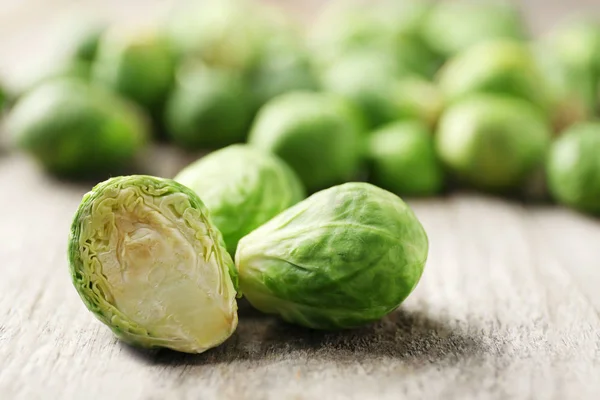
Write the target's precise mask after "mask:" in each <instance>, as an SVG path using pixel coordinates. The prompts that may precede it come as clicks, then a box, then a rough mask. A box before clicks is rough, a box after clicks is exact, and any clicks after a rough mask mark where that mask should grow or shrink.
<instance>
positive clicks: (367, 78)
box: [322, 50, 442, 128]
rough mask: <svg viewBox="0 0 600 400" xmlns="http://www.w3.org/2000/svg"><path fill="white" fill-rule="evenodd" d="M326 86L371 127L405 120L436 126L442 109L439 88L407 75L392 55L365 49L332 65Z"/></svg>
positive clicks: (325, 75) (324, 80)
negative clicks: (357, 111) (354, 106)
mask: <svg viewBox="0 0 600 400" xmlns="http://www.w3.org/2000/svg"><path fill="white" fill-rule="evenodd" d="M322 80H323V86H324V87H325V88H326V89H327V90H328V91H330V92H333V93H336V94H339V95H341V96H343V97H345V98H347V99H348V100H350V101H352V102H353V103H354V104H355V105H356V106H357V107H358V108H359V109H360V110H361V111H362V112H363V114H364V117H365V120H366V121H367V123H368V125H369V126H370V127H372V128H373V127H378V126H381V125H383V124H386V123H389V122H392V121H395V120H398V119H406V118H411V119H412V118H419V119H421V120H423V121H424V122H426V123H428V124H431V125H433V124H434V123H435V121H437V118H438V115H439V112H440V110H441V108H442V96H441V94H440V93H439V91H438V89H437V88H436V87H435V86H434V85H433V84H432V83H430V82H429V81H426V80H425V79H423V78H420V77H417V76H412V75H406V74H405V73H402V72H401V70H400V69H399V68H398V67H397V65H396V64H395V62H394V60H392V59H391V57H390V55H389V54H382V53H380V52H376V51H373V50H363V51H360V52H358V51H357V52H354V53H352V54H348V55H347V56H346V57H344V58H341V59H339V60H338V61H337V62H336V63H333V64H332V65H331V66H330V67H329V69H328V70H327V71H326V73H325V74H324V75H323V79H322Z"/></svg>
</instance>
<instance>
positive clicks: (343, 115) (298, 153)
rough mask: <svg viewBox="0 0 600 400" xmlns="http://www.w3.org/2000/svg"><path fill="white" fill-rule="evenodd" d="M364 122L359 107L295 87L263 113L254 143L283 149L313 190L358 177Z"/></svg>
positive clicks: (280, 151) (284, 156) (283, 154)
mask: <svg viewBox="0 0 600 400" xmlns="http://www.w3.org/2000/svg"><path fill="white" fill-rule="evenodd" d="M362 133H363V126H362V121H361V120H360V118H359V117H358V113H357V112H356V110H355V109H354V108H353V107H352V106H351V105H350V104H348V103H346V102H345V101H344V100H343V99H340V98H338V97H335V96H334V95H331V94H327V93H312V92H290V93H287V94H284V95H281V96H278V97H276V98H274V99H273V100H271V101H270V102H268V103H267V104H266V105H265V106H264V107H263V108H262V109H261V110H260V112H259V113H258V115H257V117H256V120H255V122H254V125H253V127H252V129H251V132H250V137H249V139H248V140H249V143H250V144H252V145H253V146H256V147H257V148H259V149H262V150H266V151H270V152H272V153H275V154H277V155H278V156H279V157H281V158H282V159H283V160H284V161H286V162H287V163H288V165H290V166H291V167H292V169H293V170H294V171H296V173H297V174H298V176H299V177H300V179H301V180H302V182H303V183H304V185H305V187H306V188H307V190H309V191H314V190H318V189H321V188H324V187H327V186H331V185H333V184H336V183H339V182H343V181H347V180H350V179H352V178H353V177H354V176H355V174H357V173H358V170H359V168H360V165H361V160H362V149H361V147H362V145H363V137H362Z"/></svg>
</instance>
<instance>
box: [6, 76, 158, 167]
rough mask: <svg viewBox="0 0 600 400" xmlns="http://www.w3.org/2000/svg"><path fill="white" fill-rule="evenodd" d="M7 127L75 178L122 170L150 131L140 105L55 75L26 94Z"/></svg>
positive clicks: (25, 146) (46, 163)
mask: <svg viewBox="0 0 600 400" xmlns="http://www.w3.org/2000/svg"><path fill="white" fill-rule="evenodd" d="M7 130H8V131H9V132H10V133H12V139H13V141H14V143H15V144H16V145H17V146H18V147H19V148H21V149H22V150H24V151H26V152H27V153H29V154H31V155H32V156H33V157H34V158H36V159H37V161H38V162H39V163H40V164H41V165H42V166H43V167H44V168H45V169H47V170H48V171H49V172H51V173H54V174H57V175H60V176H66V177H75V178H82V177H92V176H106V175H108V174H113V173H117V172H121V170H122V168H125V167H127V166H128V165H129V164H130V163H131V162H132V161H133V159H134V157H135V156H136V155H137V154H139V153H140V151H141V150H142V149H143V148H144V145H145V144H146V142H147V140H148V137H149V128H148V123H147V120H146V118H145V116H144V115H143V114H142V113H141V112H140V111H139V109H138V108H137V107H136V106H134V105H133V104H131V103H129V102H128V101H126V100H124V99H122V98H120V97H118V96H116V95H114V94H113V93H110V92H107V91H105V90H103V89H101V88H98V87H95V86H93V85H90V84H88V83H85V82H82V81H78V80H76V79H58V80H54V81H50V82H48V83H45V84H43V85H41V86H39V87H38V88H36V89H34V90H33V91H31V92H29V93H27V94H26V95H25V96H24V97H21V98H20V99H19V101H18V102H17V103H16V104H15V106H14V108H13V109H12V111H11V113H10V114H9V116H8V121H7Z"/></svg>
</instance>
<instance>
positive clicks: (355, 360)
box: [0, 155, 600, 399]
mask: <svg viewBox="0 0 600 400" xmlns="http://www.w3.org/2000/svg"><path fill="white" fill-rule="evenodd" d="M173 158H175V160H173V163H172V165H170V166H169V168H170V169H171V171H174V170H176V168H177V165H176V164H177V160H179V159H180V158H179V156H175V155H173ZM165 175H168V173H165ZM0 182H2V186H1V187H2V190H3V195H2V196H0V210H3V215H2V225H1V227H0V243H2V246H1V247H0V260H2V267H1V269H2V279H1V280H0V344H1V345H0V359H1V360H3V361H2V368H1V369H0V389H1V390H2V391H1V392H0V393H3V394H4V395H5V396H7V397H6V398H26V399H29V398H32V399H34V398H61V399H77V398H106V397H115V398H144V399H146V398H149V399H154V398H156V399H159V398H171V397H176V398H215V399H217V398H252V399H279V398H298V399H308V398H340V399H345V398H384V399H385V398H390V399H392V398H402V397H407V398H408V397H410V398H423V399H430V398H449V399H452V398H456V399H459V398H460V399H469V398H473V399H475V398H480V399H502V398H515V399H528V398H535V399H565V398H578V399H594V398H597V394H598V393H600V381H599V380H598V379H597V378H598V376H599V374H600V350H599V348H600V336H599V334H600V318H599V316H598V310H599V309H598V307H597V306H598V304H597V298H593V297H592V295H590V293H592V292H589V291H588V290H587V289H589V288H587V289H586V288H585V287H584V286H583V283H582V282H585V281H586V279H587V280H589V281H590V282H592V283H593V282H598V280H597V274H596V272H593V273H591V274H592V275H589V276H586V275H582V274H583V273H582V272H577V271H578V269H577V268H578V267H577V266H578V265H579V266H585V268H583V269H581V271H586V270H587V271H599V270H600V257H598V251H599V250H598V246H597V243H598V241H597V239H598V236H599V235H600V225H599V223H598V221H595V220H592V219H590V218H587V217H583V216H578V215H573V214H572V213H571V212H568V211H564V210H562V209H558V208H554V207H553V208H548V209H538V208H528V207H524V206H522V205H519V204H514V203H510V202H506V201H504V200H499V199H493V198H487V197H482V196H478V195H468V194H457V195H453V196H451V197H450V198H445V199H432V200H419V201H412V202H411V204H412V205H413V207H414V209H415V211H416V212H417V215H418V216H419V218H420V219H421V220H422V221H423V224H424V225H425V227H426V229H427V231H428V233H429V236H430V240H431V252H430V258H429V261H428V265H427V269H426V272H425V274H424V276H423V279H422V281H421V283H420V285H419V286H418V288H417V290H416V291H415V293H414V294H413V295H412V296H411V297H410V298H409V300H408V301H407V302H406V303H405V304H404V305H403V306H402V307H401V308H400V309H399V310H398V311H397V312H395V313H394V314H392V315H391V316H390V317H388V318H386V319H384V320H383V321H381V322H380V323H377V324H374V325H373V326H370V327H366V328H364V329H360V330H356V331H349V332H342V333H319V332H312V331H308V330H303V329H299V328H295V327H292V326H289V325H286V324H284V323H281V322H279V321H277V320H276V319H274V318H271V317H267V316H263V315H260V314H259V313H257V312H254V311H252V310H251V308H249V307H248V306H247V305H245V304H242V307H241V310H240V325H239V328H238V330H237V332H236V334H235V335H234V336H233V337H232V338H231V339H230V340H228V341H227V342H226V343H225V344H224V345H223V346H221V347H219V348H216V349H214V350H211V351H209V352H207V353H205V354H203V355H197V356H192V355H182V354H177V353H174V352H168V351H159V352H157V351H139V350H135V349H132V348H129V347H128V346H125V345H123V344H120V343H118V342H117V341H116V340H115V339H114V338H113V337H112V334H111V333H110V332H109V331H108V329H106V328H105V327H104V326H102V325H101V324H100V323H99V322H97V321H96V320H95V319H94V317H93V316H92V315H91V314H90V313H89V312H87V310H86V309H85V307H84V306H83V305H82V303H81V302H80V301H79V299H78V297H77V294H76V293H75V290H74V289H73V288H72V287H71V283H70V280H69V277H68V274H67V262H66V255H65V248H66V235H67V233H68V228H69V224H70V219H71V216H72V214H73V212H74V210H75V209H76V207H77V205H78V202H79V200H80V198H81V196H82V194H83V193H85V191H87V190H88V189H89V185H88V186H86V185H73V184H66V183H60V182H56V181H53V180H51V179H48V178H47V177H45V176H43V175H41V174H40V173H39V171H38V170H37V169H36V168H35V167H34V166H33V165H32V164H31V162H30V161H28V160H26V159H24V158H22V157H18V156H10V157H5V158H3V159H0ZM565 233H566V236H565ZM565 237H570V238H571V239H568V240H565ZM574 253H576V254H578V255H577V256H575V257H573V254H574ZM590 287H591V286H590ZM84 395H85V397H83V396H84Z"/></svg>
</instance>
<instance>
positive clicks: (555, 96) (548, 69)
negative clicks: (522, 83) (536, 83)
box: [533, 42, 594, 132]
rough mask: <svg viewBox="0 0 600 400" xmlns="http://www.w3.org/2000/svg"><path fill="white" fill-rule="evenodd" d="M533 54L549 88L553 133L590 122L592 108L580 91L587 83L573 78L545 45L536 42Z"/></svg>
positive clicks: (552, 51)
mask: <svg viewBox="0 0 600 400" xmlns="http://www.w3.org/2000/svg"><path fill="white" fill-rule="evenodd" d="M533 52H534V55H535V58H536V61H537V64H538V65H539V68H540V71H541V73H542V75H543V77H544V80H545V82H546V85H547V87H548V94H549V104H550V116H551V117H552V124H553V126H554V131H555V132H562V131H563V130H564V129H565V128H567V127H569V126H571V125H573V124H575V123H577V122H580V121H584V120H587V119H590V118H591V117H592V116H593V114H594V105H593V104H591V103H590V102H589V98H586V95H585V94H584V93H583V91H581V90H580V88H582V87H585V86H586V85H585V84H583V82H586V80H583V81H581V80H579V79H578V78H577V77H576V76H575V75H573V74H572V73H571V72H570V70H569V68H567V66H566V65H565V64H564V63H563V62H562V61H561V60H560V58H558V57H557V56H556V54H554V53H555V52H554V50H553V49H552V48H551V47H549V46H548V45H547V44H546V43H542V42H538V43H535V44H534V45H533ZM578 80H579V83H578V82H577V81H578ZM580 85H582V86H580ZM586 92H587V90H586Z"/></svg>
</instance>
